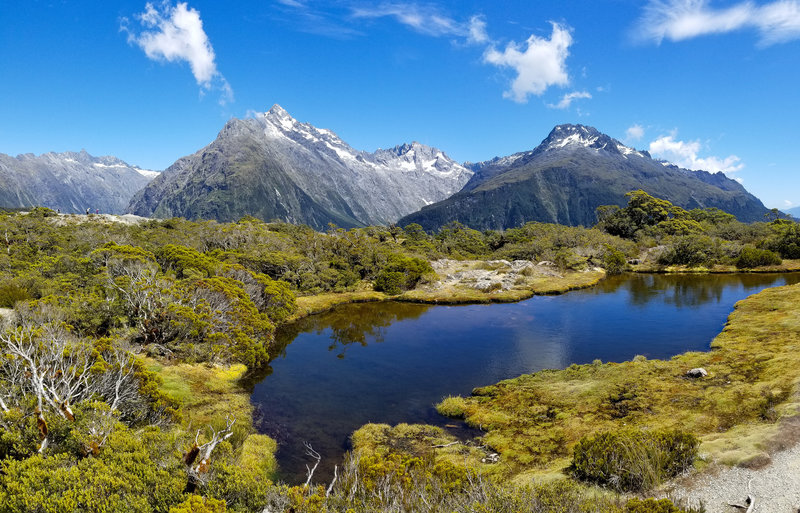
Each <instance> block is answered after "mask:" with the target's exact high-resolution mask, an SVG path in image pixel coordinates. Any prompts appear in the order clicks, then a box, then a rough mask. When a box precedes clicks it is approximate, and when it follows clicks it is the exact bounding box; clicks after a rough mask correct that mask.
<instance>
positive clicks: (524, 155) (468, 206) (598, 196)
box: [398, 125, 767, 230]
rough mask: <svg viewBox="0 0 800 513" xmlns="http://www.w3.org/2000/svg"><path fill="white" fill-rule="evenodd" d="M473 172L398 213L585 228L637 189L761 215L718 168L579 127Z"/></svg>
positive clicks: (689, 204) (488, 225)
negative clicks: (437, 197) (442, 193)
mask: <svg viewBox="0 0 800 513" xmlns="http://www.w3.org/2000/svg"><path fill="white" fill-rule="evenodd" d="M466 167H467V168H469V169H470V170H472V171H473V172H474V173H475V174H474V175H473V176H472V178H471V179H470V181H469V182H468V183H467V184H466V185H465V186H464V188H463V189H462V190H461V191H460V192H458V193H457V194H455V195H453V196H451V197H449V198H447V199H445V200H443V201H441V202H438V203H435V204H432V205H428V206H426V207H423V208H422V209H421V210H420V211H418V212H415V213H413V214H410V215H408V216H405V217H403V218H402V219H400V220H399V222H398V224H400V225H401V226H405V225H407V224H410V223H418V224H420V225H421V226H422V227H423V228H425V229H427V230H431V229H435V228H438V227H440V226H443V225H445V224H447V223H449V222H452V221H459V222H461V223H463V224H465V225H467V226H470V227H472V228H475V229H503V228H511V227H514V226H519V225H521V224H523V223H525V222H527V221H541V222H548V223H559V224H565V225H573V226H575V225H584V226H591V225H593V224H594V223H595V222H596V221H597V219H596V217H595V209H596V208H597V207H598V206H600V205H613V204H615V205H620V206H624V205H626V204H627V198H626V196H625V194H626V193H627V192H629V191H632V190H637V189H642V190H644V191H645V192H647V193H649V194H650V195H652V196H655V197H658V198H662V199H666V200H669V201H670V202H672V203H673V204H675V205H679V206H681V207H683V208H685V209H693V208H705V207H716V208H719V209H722V210H724V211H726V212H729V213H731V214H733V215H735V216H736V217H737V218H738V219H739V220H740V221H745V222H750V221H762V220H763V219H764V214H765V213H766V212H767V208H766V207H764V205H763V204H762V203H761V201H760V200H758V198H756V197H755V196H753V195H752V194H750V193H748V192H747V191H746V190H745V188H744V187H742V185H741V184H740V183H739V182H737V181H735V180H732V179H730V178H728V177H727V176H725V175H724V174H723V173H721V172H719V173H708V172H706V171H691V170H688V169H681V168H679V167H677V166H674V165H672V164H670V163H668V162H664V161H659V160H654V159H653V158H651V156H650V154H649V153H647V152H646V151H637V150H635V149H633V148H630V147H628V146H625V145H624V144H622V143H621V142H619V141H617V140H616V139H612V138H611V137H609V136H607V135H605V134H602V133H600V132H599V131H598V130H596V129H595V128H592V127H588V126H583V125H559V126H556V127H555V128H554V129H553V130H552V131H551V132H550V134H549V135H548V137H547V138H546V139H545V140H544V141H542V143H541V144H539V145H538V146H537V147H536V148H535V149H533V150H531V151H526V152H521V153H515V154H514V155H510V156H507V157H501V158H495V159H492V160H489V161H486V162H480V163H477V164H469V163H468V164H466Z"/></svg>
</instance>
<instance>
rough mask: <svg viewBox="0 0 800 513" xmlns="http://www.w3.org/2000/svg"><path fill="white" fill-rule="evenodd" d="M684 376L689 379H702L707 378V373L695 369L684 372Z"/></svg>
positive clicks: (699, 368) (700, 368)
mask: <svg viewBox="0 0 800 513" xmlns="http://www.w3.org/2000/svg"><path fill="white" fill-rule="evenodd" d="M686 375H687V376H688V377H690V378H704V377H706V376H708V372H707V371H706V370H705V369H704V368H702V367H697V368H695V369H691V370H689V371H686Z"/></svg>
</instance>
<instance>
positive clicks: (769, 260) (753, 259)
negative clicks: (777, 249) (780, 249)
mask: <svg viewBox="0 0 800 513" xmlns="http://www.w3.org/2000/svg"><path fill="white" fill-rule="evenodd" d="M780 264H781V257H779V256H778V255H777V254H775V253H773V252H772V251H770V250H768V249H758V248H755V247H753V246H745V247H743V248H742V252H741V253H739V258H737V259H736V267H738V268H739V269H750V268H753V267H760V266H762V265H780Z"/></svg>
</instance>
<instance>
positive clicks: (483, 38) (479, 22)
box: [467, 16, 489, 44]
mask: <svg viewBox="0 0 800 513" xmlns="http://www.w3.org/2000/svg"><path fill="white" fill-rule="evenodd" d="M467 41H469V42H470V43H478V44H480V43H486V42H488V41H489V34H487V33H486V20H484V19H483V18H482V17H480V16H473V17H472V18H470V19H469V36H468V37H467Z"/></svg>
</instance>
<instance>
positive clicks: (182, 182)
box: [129, 105, 472, 229]
mask: <svg viewBox="0 0 800 513" xmlns="http://www.w3.org/2000/svg"><path fill="white" fill-rule="evenodd" d="M471 176H472V171H470V170H468V169H466V168H464V167H463V166H461V165H459V164H457V163H456V162H454V161H453V160H451V159H450V158H449V157H447V155H445V154H444V153H443V152H442V151H440V150H437V149H435V148H430V147H428V146H425V145H422V144H419V143H416V142H414V143H411V144H404V145H401V146H397V147H395V148H392V149H388V150H378V151H376V152H374V153H367V152H363V151H358V150H355V149H353V148H352V147H350V146H349V145H348V144H347V143H345V142H344V141H343V140H342V139H340V138H339V137H338V136H337V135H336V134H335V133H333V132H332V131H330V130H326V129H321V128H316V127H314V126H312V125H310V124H307V123H301V122H299V121H297V120H296V119H294V118H293V117H292V116H291V115H289V113H287V112H286V111H285V110H284V109H283V108H281V107H280V106H279V105H275V106H273V107H272V108H271V109H270V110H269V111H268V112H266V113H262V114H258V115H256V116H254V117H253V118H251V119H232V120H231V121H229V122H228V123H227V124H226V125H225V127H224V128H223V129H222V131H221V132H220V133H219V135H218V136H217V139H216V140H215V141H214V142H212V143H211V144H210V145H208V146H206V147H205V148H203V149H202V150H200V151H198V152H197V153H195V154H194V155H190V156H188V157H184V158H182V159H180V160H178V161H177V162H176V163H175V164H173V165H172V166H171V167H170V168H169V169H167V170H166V171H165V172H164V174H163V176H160V177H158V178H157V179H155V180H154V181H153V182H152V183H151V184H150V185H149V186H148V187H147V188H146V189H145V190H143V191H141V193H140V194H137V195H136V197H135V198H134V199H133V201H132V202H131V205H130V208H129V211H130V212H132V213H135V214H139V215H154V216H156V217H169V216H184V217H188V218H211V219H217V220H220V221H230V220H235V219H238V218H240V217H242V216H244V215H253V216H256V217H260V218H262V219H265V220H271V219H281V220H285V221H290V222H296V223H305V224H309V225H310V226H313V227H314V228H318V229H321V228H325V227H326V226H327V224H328V223H330V222H332V223H335V224H337V225H339V226H358V225H370V224H385V223H390V222H394V221H396V220H397V219H399V218H400V217H402V216H403V215H405V214H408V213H411V212H414V211H416V210H418V209H419V208H421V207H423V206H425V205H427V204H430V203H434V202H436V201H440V200H442V199H444V198H447V197H449V196H450V195H452V194H454V193H456V192H458V191H459V190H460V189H461V188H462V187H463V186H464V184H465V183H466V182H467V181H468V180H469V178H470V177H471Z"/></svg>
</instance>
